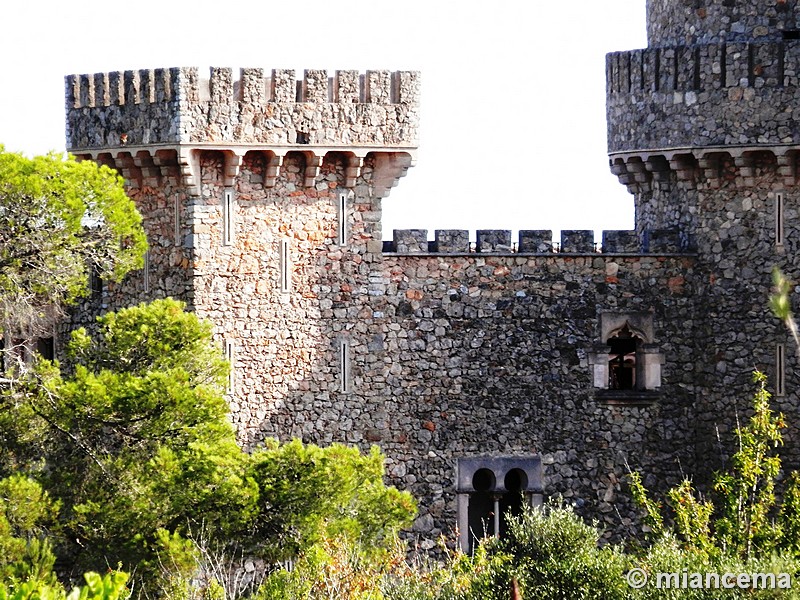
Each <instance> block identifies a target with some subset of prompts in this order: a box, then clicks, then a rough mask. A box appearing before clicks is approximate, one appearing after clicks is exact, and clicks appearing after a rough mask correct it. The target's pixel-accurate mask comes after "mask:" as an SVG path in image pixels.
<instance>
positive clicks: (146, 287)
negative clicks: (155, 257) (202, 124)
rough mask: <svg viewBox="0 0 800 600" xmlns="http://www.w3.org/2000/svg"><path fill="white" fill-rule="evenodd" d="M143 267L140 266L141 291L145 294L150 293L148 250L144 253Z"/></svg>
mask: <svg viewBox="0 0 800 600" xmlns="http://www.w3.org/2000/svg"><path fill="white" fill-rule="evenodd" d="M143 262H144V265H143V266H142V291H143V292H144V293H145V294H147V293H149V292H150V250H149V249H148V250H147V251H146V252H145V253H144V258H143Z"/></svg>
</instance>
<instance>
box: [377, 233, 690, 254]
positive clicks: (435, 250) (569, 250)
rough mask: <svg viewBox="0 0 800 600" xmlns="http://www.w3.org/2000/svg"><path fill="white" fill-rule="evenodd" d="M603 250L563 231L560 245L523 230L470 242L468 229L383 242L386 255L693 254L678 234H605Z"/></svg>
mask: <svg viewBox="0 0 800 600" xmlns="http://www.w3.org/2000/svg"><path fill="white" fill-rule="evenodd" d="M602 239H603V242H602V245H601V246H600V247H598V246H597V244H595V242H594V231H592V230H588V229H574V230H563V231H561V241H560V243H558V242H553V232H552V231H551V230H549V229H528V230H524V229H523V230H520V231H519V237H518V241H517V242H514V243H512V241H511V230H508V229H479V230H478V231H477V240H476V241H475V242H472V241H470V238H469V231H468V230H466V229H437V230H436V231H435V234H434V240H433V241H429V240H428V230H427V229H395V230H394V235H393V239H392V240H389V241H385V242H383V251H384V252H387V253H397V254H450V255H459V254H475V253H477V254H544V255H547V254H553V253H559V254H581V255H586V254H597V253H602V254H657V255H669V254H693V247H692V244H691V242H690V240H688V239H686V238H685V237H684V236H682V235H681V234H680V233H679V232H678V231H676V230H671V229H670V230H666V229H664V230H653V231H645V232H643V233H642V234H641V235H640V234H637V232H636V231H629V230H609V231H603V238H602Z"/></svg>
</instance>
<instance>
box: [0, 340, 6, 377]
mask: <svg viewBox="0 0 800 600" xmlns="http://www.w3.org/2000/svg"><path fill="white" fill-rule="evenodd" d="M5 372H6V340H5V339H4V338H3V336H2V334H0V376H2V375H3V373H5Z"/></svg>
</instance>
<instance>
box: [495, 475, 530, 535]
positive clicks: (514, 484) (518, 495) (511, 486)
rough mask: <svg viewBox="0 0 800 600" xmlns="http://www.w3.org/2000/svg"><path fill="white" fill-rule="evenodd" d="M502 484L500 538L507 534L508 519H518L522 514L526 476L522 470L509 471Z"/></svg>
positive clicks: (526, 483)
mask: <svg viewBox="0 0 800 600" xmlns="http://www.w3.org/2000/svg"><path fill="white" fill-rule="evenodd" d="M503 483H504V484H505V488H506V493H505V494H503V496H502V497H501V498H500V537H505V536H506V535H507V533H508V517H510V516H513V517H518V516H520V515H521V514H522V506H523V504H524V502H525V496H524V492H525V490H526V489H527V487H528V476H527V475H526V474H525V471H523V470H522V469H511V470H510V471H509V472H508V473H506V477H505V480H504V482H503Z"/></svg>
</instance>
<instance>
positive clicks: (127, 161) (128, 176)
mask: <svg viewBox="0 0 800 600" xmlns="http://www.w3.org/2000/svg"><path fill="white" fill-rule="evenodd" d="M114 164H115V165H116V167H117V171H119V172H120V173H121V174H122V176H123V177H124V178H125V180H126V181H127V182H128V185H130V186H131V187H135V186H138V185H139V184H140V183H141V180H142V171H141V169H140V168H139V167H138V165H136V164H135V161H134V158H133V156H131V153H130V152H120V153H119V154H117V155H116V156H115V157H114Z"/></svg>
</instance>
